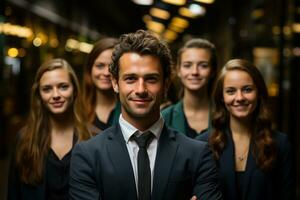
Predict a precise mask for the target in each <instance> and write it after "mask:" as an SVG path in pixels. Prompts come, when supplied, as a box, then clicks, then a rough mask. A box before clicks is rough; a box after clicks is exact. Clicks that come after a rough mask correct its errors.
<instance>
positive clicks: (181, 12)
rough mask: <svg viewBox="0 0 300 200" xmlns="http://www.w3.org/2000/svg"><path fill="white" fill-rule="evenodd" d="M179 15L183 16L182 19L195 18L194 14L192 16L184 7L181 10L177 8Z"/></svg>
mask: <svg viewBox="0 0 300 200" xmlns="http://www.w3.org/2000/svg"><path fill="white" fill-rule="evenodd" d="M178 12H179V14H180V15H181V16H184V17H190V18H195V17H196V15H195V14H193V13H192V12H191V11H190V10H189V9H188V8H186V7H181V8H179V11H178Z"/></svg>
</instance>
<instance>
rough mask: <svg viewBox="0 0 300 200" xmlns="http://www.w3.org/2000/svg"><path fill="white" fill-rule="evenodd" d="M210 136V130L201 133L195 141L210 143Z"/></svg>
mask: <svg viewBox="0 0 300 200" xmlns="http://www.w3.org/2000/svg"><path fill="white" fill-rule="evenodd" d="M210 134H211V132H210V131H209V130H207V131H205V132H203V133H201V134H200V135H198V136H197V137H196V138H195V139H196V140H200V141H204V142H208V139H209V137H210Z"/></svg>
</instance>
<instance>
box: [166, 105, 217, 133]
mask: <svg viewBox="0 0 300 200" xmlns="http://www.w3.org/2000/svg"><path fill="white" fill-rule="evenodd" d="M161 114H162V116H163V118H164V120H165V123H166V124H167V125H168V126H169V127H172V128H174V129H175V130H177V131H178V132H180V133H183V134H184V135H186V134H187V128H186V127H185V120H186V119H185V116H184V111H183V102H182V100H180V101H178V102H177V103H176V104H174V105H171V106H168V107H167V108H165V109H164V110H162V112H161ZM208 121H209V123H208V130H209V129H210V127H211V121H210V119H209V120H208Z"/></svg>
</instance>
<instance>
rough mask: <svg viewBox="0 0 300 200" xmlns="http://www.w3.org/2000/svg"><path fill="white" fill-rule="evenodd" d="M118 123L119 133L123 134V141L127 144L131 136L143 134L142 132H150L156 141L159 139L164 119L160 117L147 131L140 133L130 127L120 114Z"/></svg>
mask: <svg viewBox="0 0 300 200" xmlns="http://www.w3.org/2000/svg"><path fill="white" fill-rule="evenodd" d="M119 123H120V127H121V131H122V133H123V136H124V139H125V141H126V143H128V142H129V139H130V137H131V136H132V135H133V134H135V133H136V132H137V133H138V134H143V133H144V132H147V131H151V133H153V135H154V136H155V137H156V138H157V139H159V137H160V134H161V132H162V129H163V126H164V119H163V117H162V116H161V115H160V117H159V119H158V120H157V121H156V122H155V123H154V124H153V125H152V126H151V127H150V128H149V129H147V130H145V131H140V130H138V129H137V128H135V127H134V126H133V125H131V124H130V123H129V122H128V121H126V120H125V119H124V118H123V116H122V114H120V118H119Z"/></svg>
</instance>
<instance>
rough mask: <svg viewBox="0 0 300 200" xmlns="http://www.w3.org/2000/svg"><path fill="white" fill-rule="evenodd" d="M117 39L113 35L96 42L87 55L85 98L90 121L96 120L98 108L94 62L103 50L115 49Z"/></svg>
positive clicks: (84, 75) (84, 82)
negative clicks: (93, 77) (93, 76)
mask: <svg viewBox="0 0 300 200" xmlns="http://www.w3.org/2000/svg"><path fill="white" fill-rule="evenodd" d="M117 41H118V40H117V39H116V38H111V37H107V38H103V39H100V40H98V42H96V43H95V44H94V47H93V49H92V51H91V52H90V53H89V54H88V56H87V60H86V63H85V67H84V73H83V100H84V106H85V109H86V112H87V117H88V120H89V122H92V121H93V120H94V118H95V108H96V90H97V88H96V86H95V84H94V83H93V81H92V75H91V73H92V68H93V65H94V62H95V60H96V59H97V57H98V56H99V55H100V54H101V53H102V52H103V51H105V50H108V49H113V48H114V46H115V45H116V43H117ZM112 90H113V89H112Z"/></svg>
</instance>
